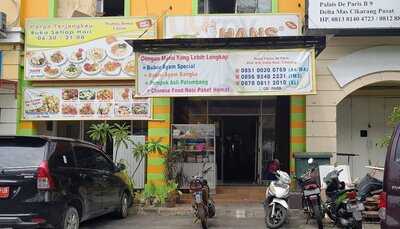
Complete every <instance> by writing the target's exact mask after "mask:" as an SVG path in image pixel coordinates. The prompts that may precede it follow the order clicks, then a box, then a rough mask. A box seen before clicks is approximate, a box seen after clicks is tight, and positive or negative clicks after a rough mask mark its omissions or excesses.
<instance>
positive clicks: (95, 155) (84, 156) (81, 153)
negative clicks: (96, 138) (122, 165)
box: [74, 146, 114, 171]
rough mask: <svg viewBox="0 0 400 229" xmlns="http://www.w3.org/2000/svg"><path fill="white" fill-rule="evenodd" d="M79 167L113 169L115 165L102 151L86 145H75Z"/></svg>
mask: <svg viewBox="0 0 400 229" xmlns="http://www.w3.org/2000/svg"><path fill="white" fill-rule="evenodd" d="M74 151H75V156H76V163H77V166H78V167H79V168H84V169H96V170H106V171H112V170H113V168H114V166H113V165H112V163H111V162H110V161H109V160H108V159H107V158H106V157H105V156H103V154H102V153H100V151H98V150H96V149H94V148H91V147H85V146H76V147H74Z"/></svg>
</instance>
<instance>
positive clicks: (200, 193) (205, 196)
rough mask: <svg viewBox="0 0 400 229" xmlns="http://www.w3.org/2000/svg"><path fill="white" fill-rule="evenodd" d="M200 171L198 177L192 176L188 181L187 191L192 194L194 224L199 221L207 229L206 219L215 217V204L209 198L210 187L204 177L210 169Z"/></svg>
mask: <svg viewBox="0 0 400 229" xmlns="http://www.w3.org/2000/svg"><path fill="white" fill-rule="evenodd" d="M205 165H206V164H205V163H204V164H203V167H202V170H201V172H200V174H199V175H198V176H194V177H193V179H192V180H191V181H190V185H189V189H190V192H191V193H192V194H193V201H192V208H193V215H194V217H195V222H197V221H200V222H201V226H202V228H203V229H207V228H208V225H207V219H208V218H212V217H214V216H215V204H214V201H213V200H212V198H211V196H210V187H209V186H208V182H207V179H205V178H204V177H205V176H206V175H207V173H208V172H209V171H210V169H211V167H210V168H208V169H204V167H205Z"/></svg>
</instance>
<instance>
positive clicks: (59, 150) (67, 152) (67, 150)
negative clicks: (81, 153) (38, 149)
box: [49, 141, 74, 168]
mask: <svg viewBox="0 0 400 229" xmlns="http://www.w3.org/2000/svg"><path fill="white" fill-rule="evenodd" d="M53 147H54V149H52V148H53ZM51 150H52V151H53V152H54V153H53V155H52V156H51V157H50V160H49V165H50V167H51V168H72V167H74V158H73V154H72V147H71V144H70V143H69V142H61V141H60V142H54V143H52V145H51Z"/></svg>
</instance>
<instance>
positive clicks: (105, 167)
mask: <svg viewBox="0 0 400 229" xmlns="http://www.w3.org/2000/svg"><path fill="white" fill-rule="evenodd" d="M124 169H125V166H123V165H120V164H118V165H115V164H114V163H113V162H112V161H111V160H110V159H109V158H108V157H107V156H105V154H104V153H103V152H102V151H101V150H100V149H99V148H98V147H97V146H95V145H93V144H91V143H88V142H84V141H79V140H73V139H66V138H54V137H42V136H41V137H17V136H0V228H4V227H12V228H37V227H50V228H53V227H54V228H59V229H78V228H79V223H80V222H82V221H84V220H87V219H90V218H93V217H96V216H100V215H103V214H106V213H112V212H113V213H115V214H116V215H117V216H118V217H121V218H125V217H127V215H128V208H129V207H130V206H131V204H132V201H131V200H132V198H131V197H132V195H131V194H132V192H131V191H132V189H131V187H130V186H129V178H128V176H127V175H126V172H125V171H124Z"/></svg>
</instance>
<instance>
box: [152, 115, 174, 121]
mask: <svg viewBox="0 0 400 229" xmlns="http://www.w3.org/2000/svg"><path fill="white" fill-rule="evenodd" d="M170 117H171V115H170V114H169V113H166V114H154V115H153V118H154V119H156V120H165V121H167V122H169V121H170V120H169V119H170Z"/></svg>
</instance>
